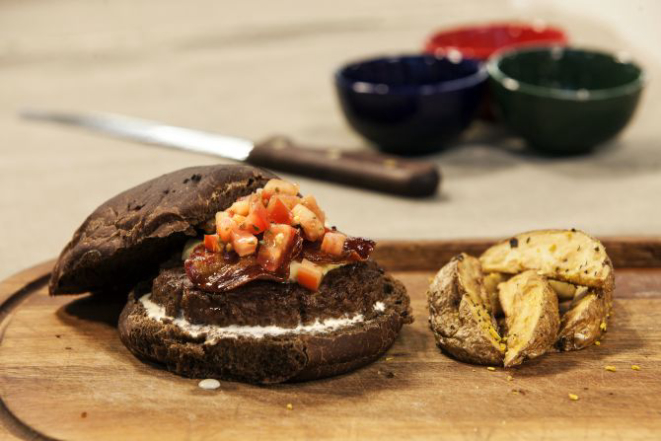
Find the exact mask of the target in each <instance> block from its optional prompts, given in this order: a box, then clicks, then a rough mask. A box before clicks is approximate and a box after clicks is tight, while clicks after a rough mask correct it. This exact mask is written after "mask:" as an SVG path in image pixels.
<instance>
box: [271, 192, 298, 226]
mask: <svg viewBox="0 0 661 441" xmlns="http://www.w3.org/2000/svg"><path fill="white" fill-rule="evenodd" d="M266 210H267V211H268V212H269V219H270V221H271V222H275V223H277V224H287V225H291V223H292V221H293V220H294V216H293V215H292V214H291V211H289V208H287V206H286V205H285V204H284V203H283V202H282V201H281V200H280V196H273V197H272V198H271V200H270V201H269V206H268V207H266Z"/></svg>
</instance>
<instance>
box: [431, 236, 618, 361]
mask: <svg viewBox="0 0 661 441" xmlns="http://www.w3.org/2000/svg"><path fill="white" fill-rule="evenodd" d="M614 280H615V279H614V273H613V264H612V262H611V260H610V258H609V257H608V255H607V254H606V250H605V248H604V246H603V245H602V244H601V242H599V241H598V240H597V239H594V238H593V237H590V236H589V235H587V234H585V233H583V232H582V231H577V230H540V231H530V232H527V233H522V234H519V235H516V236H514V237H513V238H511V239H509V240H506V241H503V242H500V243H498V244H496V245H494V246H492V247H491V248H489V249H487V250H486V251H485V252H484V253H483V254H482V256H480V258H479V260H478V259H476V258H474V257H471V256H469V255H467V254H460V255H458V256H456V257H454V258H453V259H452V260H451V261H450V262H449V263H448V264H447V265H445V266H444V267H443V268H442V269H441V270H440V271H439V272H438V274H437V275H436V277H435V278H434V280H433V282H432V284H431V285H430V287H429V291H428V300H429V310H430V318H429V321H430V325H431V328H432V330H433V331H434V334H435V336H436V340H437V342H438V345H439V346H440V347H441V348H443V349H444V350H445V351H446V352H448V353H449V354H450V355H452V356H454V357H456V358H458V359H460V360H463V361H468V362H472V363H479V364H494V365H495V364H502V365H504V366H505V367H510V366H516V365H519V364H521V363H523V362H524V361H525V360H527V359H531V358H535V357H539V356H540V355H542V354H544V353H545V352H548V351H549V350H551V349H552V348H553V347H554V346H555V347H556V348H557V349H560V350H563V351H570V350H577V349H583V348H585V347H587V346H589V345H591V344H593V343H594V342H595V341H596V340H597V339H599V338H600V337H601V335H602V334H603V333H604V332H605V331H606V329H607V320H608V317H609V316H610V313H611V308H612V304H613V291H614V289H615V282H614ZM560 309H561V310H562V314H561V312H560ZM503 314H504V317H502V315H503ZM502 335H504V336H505V337H501V336H502Z"/></svg>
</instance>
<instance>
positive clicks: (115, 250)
mask: <svg viewBox="0 0 661 441" xmlns="http://www.w3.org/2000/svg"><path fill="white" fill-rule="evenodd" d="M275 177H277V176H275V175H274V174H272V173H269V172H267V171H264V170H261V169H257V168H254V167H249V166H243V165H211V166H202V167H190V168H185V169H181V170H177V171H174V172H172V173H168V174H165V175H163V176H160V177H158V178H155V179H152V180H149V181H147V182H144V183H142V184H140V185H138V186H136V187H133V188H130V189H128V190H126V191H124V192H122V193H120V194H118V195H117V196H115V197H113V198H111V199H109V200H108V201H106V202H105V203H103V204H102V205H101V206H99V207H98V208H97V209H96V210H94V212H93V213H92V214H90V215H89V216H88V217H87V219H86V220H85V222H83V224H82V225H81V226H80V227H79V228H78V229H77V230H76V232H75V233H74V235H73V238H72V239H71V241H70V242H69V243H68V244H67V246H66V247H65V248H64V250H62V253H61V254H60V257H59V259H58V260H57V263H56V264H55V267H54V268H53V272H52V274H51V279H50V283H49V291H50V294H51V295H56V294H76V293H83V292H87V291H100V290H104V291H106V290H113V289H117V288H125V287H129V286H131V285H133V284H135V283H136V282H138V281H140V280H142V279H145V278H146V277H147V276H149V275H150V274H151V273H153V272H155V271H156V270H157V268H158V266H159V264H160V263H162V262H163V261H165V260H167V259H168V258H169V257H170V256H171V254H172V253H173V252H174V251H175V250H178V249H181V247H182V246H183V244H184V243H185V242H186V241H187V240H188V239H190V238H191V237H194V236H196V235H197V234H198V232H199V231H201V230H203V229H204V228H205V227H207V228H208V226H209V222H210V221H213V219H214V216H215V214H216V212H218V211H222V210H225V209H226V208H228V207H229V206H230V205H231V204H232V203H233V202H234V201H235V200H236V199H237V198H239V197H241V196H245V195H248V194H250V193H252V192H254V191H255V190H256V189H258V188H260V187H263V186H264V185H265V184H266V182H267V181H268V180H269V179H272V178H275Z"/></svg>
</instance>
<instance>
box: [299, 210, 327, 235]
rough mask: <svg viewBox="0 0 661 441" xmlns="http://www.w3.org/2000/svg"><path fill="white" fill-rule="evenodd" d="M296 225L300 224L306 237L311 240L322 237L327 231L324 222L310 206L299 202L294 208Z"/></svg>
mask: <svg viewBox="0 0 661 441" xmlns="http://www.w3.org/2000/svg"><path fill="white" fill-rule="evenodd" d="M292 214H293V215H294V225H300V226H301V227H302V228H303V232H304V233H305V238H306V239H308V240H309V241H311V242H315V241H317V240H319V239H321V238H322V237H323V235H324V233H325V232H326V229H325V228H324V224H323V222H321V220H320V219H319V218H318V217H317V215H316V214H314V213H313V212H312V211H311V210H310V209H309V208H307V207H305V206H303V205H302V204H298V205H297V206H295V207H294V209H293V210H292Z"/></svg>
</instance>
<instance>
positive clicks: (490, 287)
mask: <svg viewBox="0 0 661 441" xmlns="http://www.w3.org/2000/svg"><path fill="white" fill-rule="evenodd" d="M510 277H511V275H510V274H503V273H489V274H485V275H484V290H485V292H486V298H485V302H486V303H487V306H488V307H489V312H491V313H492V314H493V315H495V316H500V315H502V313H503V311H502V309H500V301H499V300H498V284H500V283H503V282H504V281H506V280H507V279H509V278H510Z"/></svg>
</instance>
